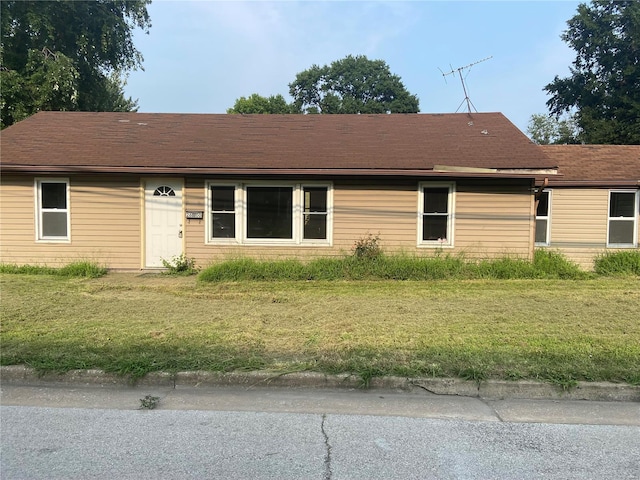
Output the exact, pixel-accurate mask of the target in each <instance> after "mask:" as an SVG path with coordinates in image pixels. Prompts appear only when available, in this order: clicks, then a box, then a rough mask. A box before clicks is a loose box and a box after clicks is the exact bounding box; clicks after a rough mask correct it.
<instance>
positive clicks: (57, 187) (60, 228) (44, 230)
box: [36, 179, 69, 242]
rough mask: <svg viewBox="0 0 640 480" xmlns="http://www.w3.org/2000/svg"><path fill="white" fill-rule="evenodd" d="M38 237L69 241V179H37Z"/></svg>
mask: <svg viewBox="0 0 640 480" xmlns="http://www.w3.org/2000/svg"><path fill="white" fill-rule="evenodd" d="M36 210H37V213H36V239H37V240H43V241H64V242H66V241H69V180H67V179H36Z"/></svg>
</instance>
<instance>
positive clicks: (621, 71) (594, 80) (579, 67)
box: [544, 0, 640, 144]
mask: <svg viewBox="0 0 640 480" xmlns="http://www.w3.org/2000/svg"><path fill="white" fill-rule="evenodd" d="M567 24H568V29H567V30H566V31H565V32H564V33H563V35H562V39H563V40H564V41H565V42H567V43H568V44H569V45H570V46H571V47H572V48H573V49H574V50H575V51H576V59H575V61H574V62H573V64H572V67H571V69H570V71H571V76H569V77H567V78H559V77H558V76H556V77H555V79H554V80H553V82H551V83H550V84H549V85H547V86H546V87H545V88H544V89H545V90H546V91H547V92H548V93H549V94H551V95H552V97H551V99H550V100H549V101H548V102H547V106H548V107H549V111H550V112H551V114H552V115H556V116H559V115H561V114H563V113H564V112H570V111H573V110H575V119H576V123H577V125H578V127H579V129H580V131H581V139H582V140H583V141H584V142H585V143H604V144H640V1H638V0H627V1H618V0H616V1H613V0H593V1H592V2H591V4H590V5H586V4H580V5H579V6H578V13H577V14H576V15H575V16H574V17H573V18H571V19H570V20H569V21H568V22H567Z"/></svg>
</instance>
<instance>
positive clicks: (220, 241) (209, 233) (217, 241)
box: [204, 181, 243, 245]
mask: <svg viewBox="0 0 640 480" xmlns="http://www.w3.org/2000/svg"><path fill="white" fill-rule="evenodd" d="M211 187H234V191H233V199H234V205H233V208H234V213H235V222H236V235H235V237H233V238H213V222H212V221H211V213H212V211H213V199H212V198H211ZM204 193H205V199H206V202H205V203H206V212H205V235H206V236H205V243H208V244H213V245H239V244H240V243H242V237H243V233H242V228H243V222H242V202H243V196H242V185H240V184H239V183H235V182H213V181H209V182H205V192H204Z"/></svg>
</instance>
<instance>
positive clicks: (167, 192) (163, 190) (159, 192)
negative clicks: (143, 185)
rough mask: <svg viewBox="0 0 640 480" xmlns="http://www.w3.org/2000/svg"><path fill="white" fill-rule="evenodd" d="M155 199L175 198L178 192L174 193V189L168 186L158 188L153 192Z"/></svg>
mask: <svg viewBox="0 0 640 480" xmlns="http://www.w3.org/2000/svg"><path fill="white" fill-rule="evenodd" d="M153 196H154V197H175V196H176V192H174V191H173V188H171V187H168V186H166V185H162V186H160V187H158V188H156V190H155V192H153Z"/></svg>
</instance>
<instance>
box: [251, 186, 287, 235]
mask: <svg viewBox="0 0 640 480" xmlns="http://www.w3.org/2000/svg"><path fill="white" fill-rule="evenodd" d="M247 237H248V238H293V188H291V187H248V188H247Z"/></svg>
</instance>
